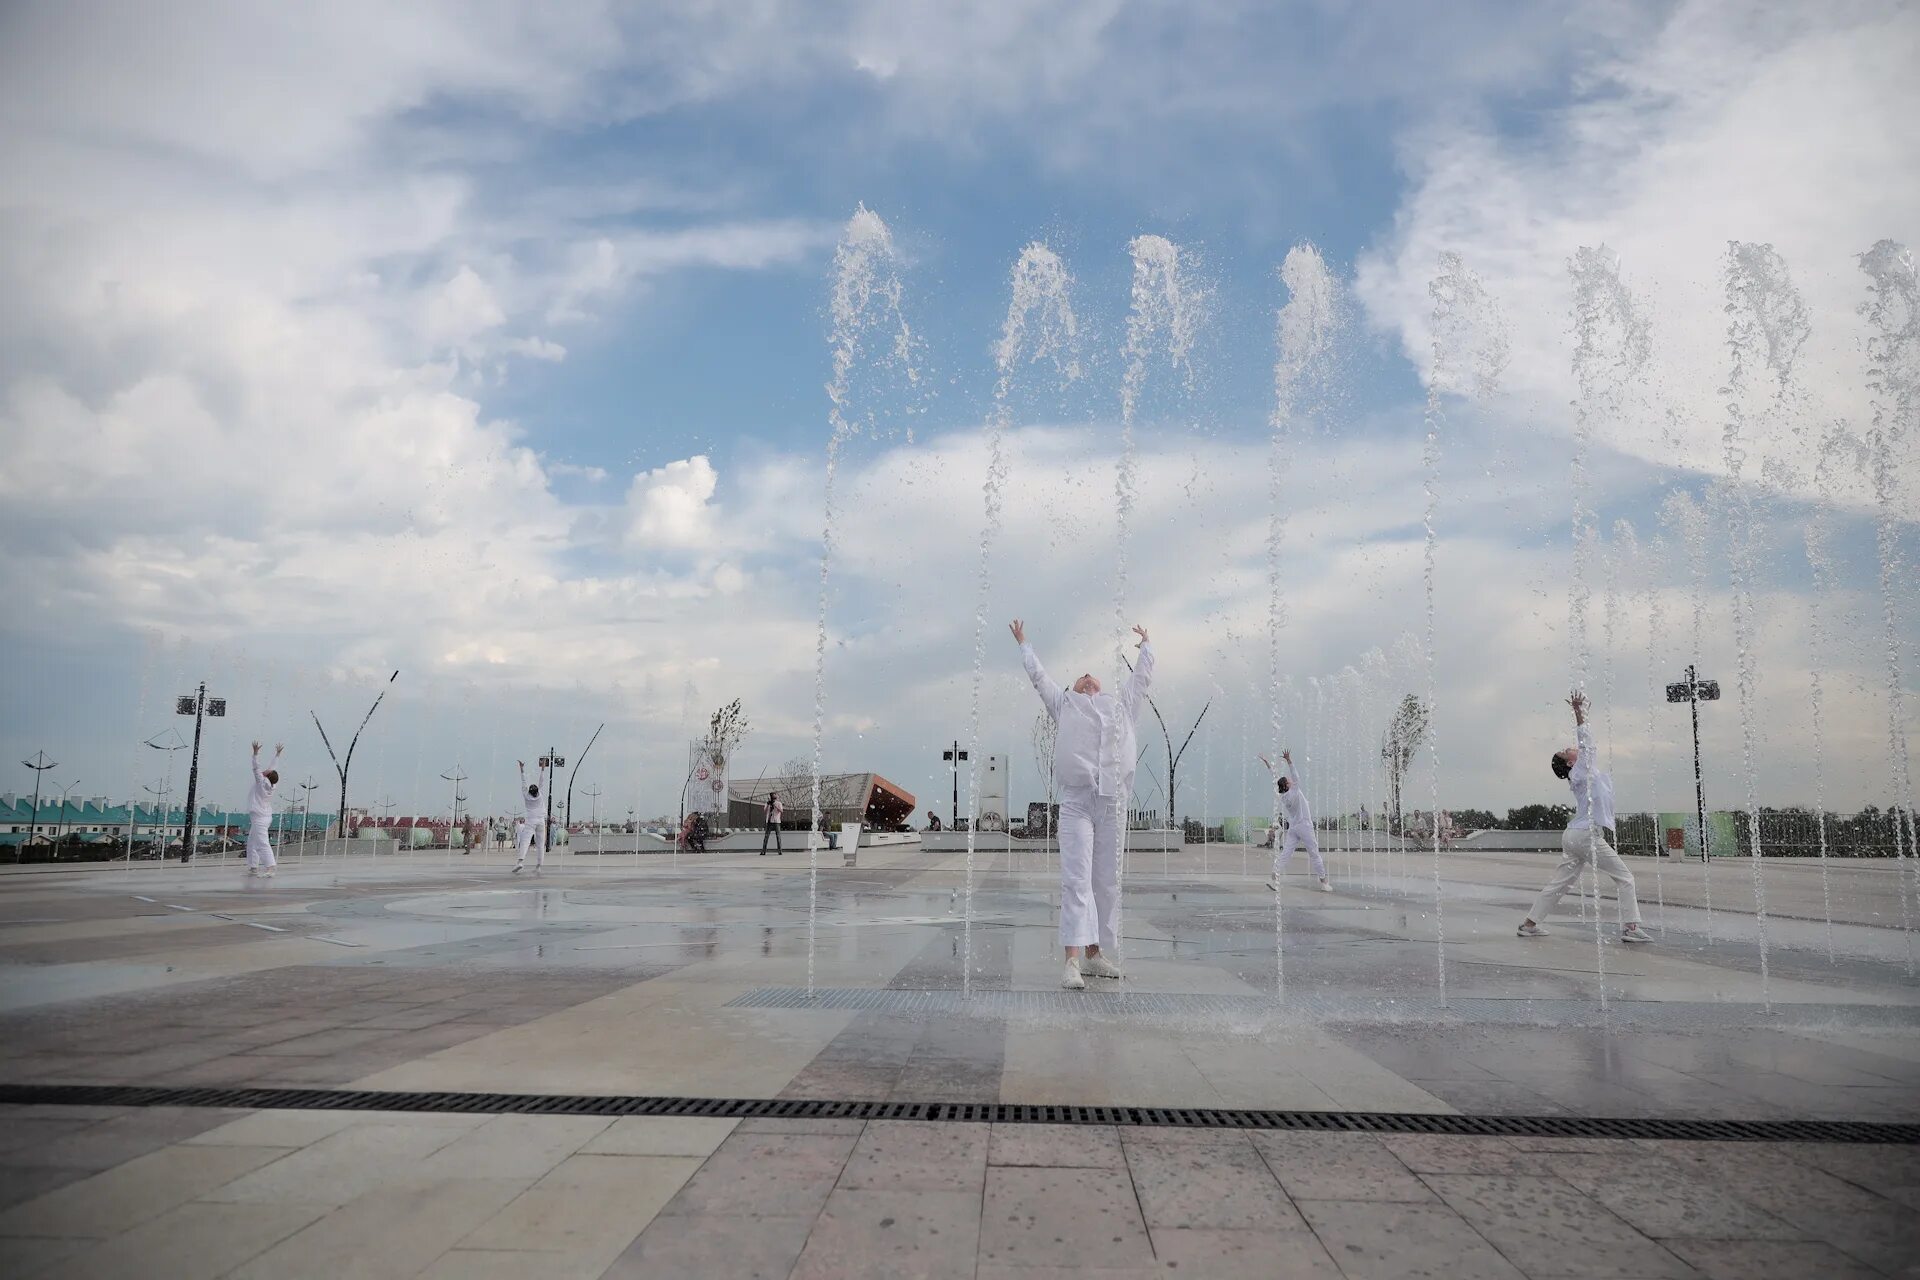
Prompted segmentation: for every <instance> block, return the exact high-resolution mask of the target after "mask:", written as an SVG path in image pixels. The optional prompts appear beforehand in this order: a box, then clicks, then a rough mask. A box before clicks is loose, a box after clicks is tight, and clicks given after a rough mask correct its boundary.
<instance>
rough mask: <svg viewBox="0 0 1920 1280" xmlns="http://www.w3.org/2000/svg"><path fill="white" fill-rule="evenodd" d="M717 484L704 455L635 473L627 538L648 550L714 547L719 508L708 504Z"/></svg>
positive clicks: (694, 549) (711, 468) (717, 479)
mask: <svg viewBox="0 0 1920 1280" xmlns="http://www.w3.org/2000/svg"><path fill="white" fill-rule="evenodd" d="M718 485H719V476H718V475H717V474H716V473H715V472H714V469H713V463H712V462H710V461H708V460H707V458H706V457H705V456H704V455H702V456H697V457H692V458H683V459H681V460H680V461H678V462H669V463H668V464H667V465H666V466H664V467H657V468H655V469H654V470H652V471H647V472H643V473H641V474H640V475H637V476H635V477H634V478H633V484H632V486H631V487H630V488H629V489H628V490H627V508H628V511H629V520H628V524H627V539H628V541H629V542H630V543H631V544H633V545H634V546H635V547H637V548H641V549H645V550H660V549H667V550H680V551H698V550H702V549H708V548H711V547H712V545H713V538H714V529H715V523H714V518H715V513H714V510H713V508H712V506H711V505H709V504H710V503H711V502H712V500H713V494H714V490H715V489H716V488H717V487H718Z"/></svg>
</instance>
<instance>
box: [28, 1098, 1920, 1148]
mask: <svg viewBox="0 0 1920 1280" xmlns="http://www.w3.org/2000/svg"><path fill="white" fill-rule="evenodd" d="M0 1104H5V1105H17V1106H24V1105H39V1106H73V1107H77V1106H86V1107H233V1108H240V1109H244V1110H302V1111H434V1112H440V1111H457V1112H470V1113H479V1114H486V1115H506V1114H513V1115H542V1116H578V1115H587V1116H708V1117H712V1118H715V1119H723V1120H763V1119H771V1120H923V1121H930V1122H940V1121H947V1122H952V1121H964V1122H972V1123H975V1124H1110V1125H1127V1126H1135V1127H1139V1126H1160V1127H1165V1128H1175V1129H1265V1130H1275V1129H1280V1130H1306V1131H1314V1132H1322V1133H1427V1134H1440V1135H1445V1136H1450V1137H1490V1138H1494V1137H1536V1138H1666V1139H1670V1140H1673V1141H1678V1142H1850V1143H1866V1142H1872V1143H1920V1124H1903V1123H1891V1124H1889V1123H1881V1122H1877V1121H1864V1120H1863V1121H1852V1120H1683V1119H1653V1118H1632V1117H1628V1118H1614V1119H1609V1118H1605V1117H1592V1118H1589V1117H1584V1116H1460V1115H1426V1114H1421V1113H1415V1112H1398V1113H1396V1112H1386V1111H1241V1110H1228V1109H1224V1108H1215V1107H1105V1106H1068V1105H1046V1106H1041V1105H1029V1104H1024V1103H1011V1102H857V1101H834V1100H831V1099H821V1098H643V1097H632V1096H622V1095H617V1094H616V1095H607V1096H602V1095H594V1094H573V1095H567V1094H544V1093H382V1092H377V1091H374V1090H367V1089H266V1088H219V1089H215V1088H204V1089H194V1088H165V1087H161V1086H145V1085H110V1084H0Z"/></svg>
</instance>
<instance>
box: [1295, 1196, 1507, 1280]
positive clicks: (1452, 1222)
mask: <svg viewBox="0 0 1920 1280" xmlns="http://www.w3.org/2000/svg"><path fill="white" fill-rule="evenodd" d="M1299 1208H1300V1212H1301V1213H1302V1214H1303V1215H1304V1216H1305V1217H1306V1220H1307V1223H1308V1225H1309V1226H1311V1227H1312V1228H1313V1234H1314V1235H1315V1236H1316V1237H1317V1238H1318V1239H1319V1241H1320V1243H1321V1244H1322V1245H1323V1246H1324V1247H1325V1248H1326V1251H1327V1254H1328V1256H1330V1257H1332V1258H1333V1259H1334V1260H1335V1261H1336V1262H1337V1263H1338V1264H1339V1266H1340V1270H1341V1272H1342V1273H1343V1274H1344V1275H1345V1276H1346V1277H1347V1280H1527V1277H1526V1276H1525V1275H1524V1273H1522V1272H1521V1271H1520V1269H1519V1268H1518V1267H1516V1266H1514V1265H1513V1263H1511V1262H1509V1261H1507V1259H1506V1258H1505V1256H1503V1255H1502V1254H1501V1253H1500V1251H1499V1250H1497V1249H1495V1248H1494V1247H1493V1246H1492V1245H1491V1244H1488V1243H1487V1241H1486V1238H1485V1237H1483V1236H1482V1235H1481V1234H1480V1233H1479V1232H1477V1231H1475V1230H1474V1229H1473V1228H1472V1227H1471V1226H1469V1225H1467V1222H1466V1220H1465V1219H1463V1218H1462V1217H1461V1216H1460V1215H1459V1214H1457V1213H1455V1212H1454V1211H1453V1210H1452V1209H1450V1208H1448V1207H1447V1206H1446V1205H1443V1204H1399V1203H1394V1202H1389V1201H1374V1202H1371V1203H1365V1202H1360V1201H1352V1200H1302V1201H1300V1202H1299Z"/></svg>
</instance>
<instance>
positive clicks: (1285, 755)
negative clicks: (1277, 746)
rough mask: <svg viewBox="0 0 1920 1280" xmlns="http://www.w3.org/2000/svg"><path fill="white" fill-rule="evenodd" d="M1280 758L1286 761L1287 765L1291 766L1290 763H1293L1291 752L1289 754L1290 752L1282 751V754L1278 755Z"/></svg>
mask: <svg viewBox="0 0 1920 1280" xmlns="http://www.w3.org/2000/svg"><path fill="white" fill-rule="evenodd" d="M1280 758H1281V759H1282V760H1285V761H1286V762H1287V763H1288V764H1292V763H1293V752H1291V751H1282V752H1281V753H1280Z"/></svg>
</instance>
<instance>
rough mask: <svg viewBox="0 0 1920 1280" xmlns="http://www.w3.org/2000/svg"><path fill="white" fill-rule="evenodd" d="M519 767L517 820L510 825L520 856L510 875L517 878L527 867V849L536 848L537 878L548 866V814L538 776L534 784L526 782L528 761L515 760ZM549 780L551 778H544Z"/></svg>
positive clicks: (534, 866)
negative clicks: (541, 796) (518, 816)
mask: <svg viewBox="0 0 1920 1280" xmlns="http://www.w3.org/2000/svg"><path fill="white" fill-rule="evenodd" d="M514 763H515V764H517V765H519V766H520V804H521V806H522V808H521V812H520V820H519V821H518V822H516V823H514V824H513V835H514V844H515V847H516V848H517V849H518V850H519V854H520V856H519V857H518V858H517V859H516V860H515V861H514V864H513V874H515V875H519V874H520V872H521V871H523V870H524V869H525V868H526V865H527V850H528V849H529V848H533V849H537V850H538V852H537V853H536V854H535V855H534V859H533V874H535V875H539V874H540V870H541V868H542V867H544V866H546V865H547V813H546V807H545V806H546V802H545V801H544V800H542V799H541V798H540V781H539V780H538V779H539V775H538V774H536V775H535V778H536V781H534V782H531V783H529V782H528V781H527V762H526V761H525V760H515V761H514ZM547 781H551V779H547Z"/></svg>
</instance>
